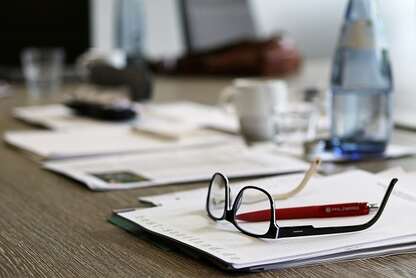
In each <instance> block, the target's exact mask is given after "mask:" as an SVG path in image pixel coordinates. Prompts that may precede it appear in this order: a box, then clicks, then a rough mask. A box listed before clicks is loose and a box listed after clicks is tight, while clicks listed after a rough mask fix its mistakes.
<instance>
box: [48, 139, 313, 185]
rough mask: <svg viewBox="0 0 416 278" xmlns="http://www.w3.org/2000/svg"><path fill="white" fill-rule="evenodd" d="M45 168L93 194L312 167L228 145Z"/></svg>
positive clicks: (58, 163) (57, 163)
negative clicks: (214, 176)
mask: <svg viewBox="0 0 416 278" xmlns="http://www.w3.org/2000/svg"><path fill="white" fill-rule="evenodd" d="M44 166H45V168H46V169H49V170H52V171H55V172H58V173H61V174H64V175H67V176H69V177H72V178H74V179H76V180H78V181H80V182H82V183H85V184H86V185H87V186H88V187H90V188H91V189H93V190H111V189H128V188H135V187H144V186H152V185H161V184H170V183H185V182H195V181H203V180H206V181H208V180H209V179H210V178H211V176H212V175H213V174H214V173H215V172H218V171H220V172H223V173H226V174H227V175H228V176H229V177H250V176H260V175H268V174H278V173H291V172H297V171H303V170H305V169H307V167H308V164H307V163H305V162H303V161H301V160H298V159H295V158H291V157H285V156H273V155H269V154H267V153H264V152H259V151H255V150H250V149H247V148H246V147H244V146H241V145H239V144H226V145H224V146H205V147H204V148H189V149H175V150H166V151H163V152H152V153H141V154H129V155H118V156H111V157H97V158H84V159H73V160H67V161H52V162H49V163H46V164H44Z"/></svg>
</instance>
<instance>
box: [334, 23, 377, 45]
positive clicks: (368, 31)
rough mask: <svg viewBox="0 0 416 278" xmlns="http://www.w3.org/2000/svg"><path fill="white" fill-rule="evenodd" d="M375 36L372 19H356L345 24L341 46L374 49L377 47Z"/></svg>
mask: <svg viewBox="0 0 416 278" xmlns="http://www.w3.org/2000/svg"><path fill="white" fill-rule="evenodd" d="M375 38H376V36H375V29H374V26H373V23H372V22H371V21H366V20H360V21H355V22H352V23H347V25H345V26H344V36H342V39H341V46H343V47H347V48H353V49H374V48H376V47H377V45H376V39H375Z"/></svg>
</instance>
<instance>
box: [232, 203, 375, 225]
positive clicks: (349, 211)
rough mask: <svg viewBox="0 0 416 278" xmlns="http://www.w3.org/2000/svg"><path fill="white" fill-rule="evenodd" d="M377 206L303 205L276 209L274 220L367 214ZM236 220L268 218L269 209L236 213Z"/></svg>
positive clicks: (353, 204) (363, 204)
mask: <svg viewBox="0 0 416 278" xmlns="http://www.w3.org/2000/svg"><path fill="white" fill-rule="evenodd" d="M376 208H378V207H377V205H376V204H369V203H343V204H328V205H318V206H305V207H293V208H279V209H276V220H284V219H303V218H327V217H345V216H359V215H367V214H369V213H370V210H371V209H376ZM236 219H237V220H243V221H247V222H261V221H268V220H269V219H270V210H257V211H252V212H246V213H241V214H237V215H236Z"/></svg>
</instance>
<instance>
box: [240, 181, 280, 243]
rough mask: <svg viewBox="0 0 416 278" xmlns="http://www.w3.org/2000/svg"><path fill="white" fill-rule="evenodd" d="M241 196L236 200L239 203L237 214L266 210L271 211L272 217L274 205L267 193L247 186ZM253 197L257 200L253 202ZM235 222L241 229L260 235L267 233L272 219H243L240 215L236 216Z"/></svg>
mask: <svg viewBox="0 0 416 278" xmlns="http://www.w3.org/2000/svg"><path fill="white" fill-rule="evenodd" d="M240 196H241V198H238V199H237V200H236V202H237V203H236V204H235V208H236V210H235V215H236V216H238V215H241V214H244V213H248V212H252V211H265V212H268V213H269V217H270V212H271V210H272V206H271V204H270V199H269V197H268V196H267V195H266V193H264V192H263V191H261V190H258V189H254V188H246V189H244V190H243V191H242V192H241V195H240ZM253 199H256V200H257V201H256V202H251V201H250V200H253ZM235 223H236V225H237V226H238V227H239V228H240V229H241V230H243V231H245V232H247V233H250V234H254V235H258V236H262V235H265V234H266V233H267V232H268V230H269V227H270V221H261V222H252V221H243V220H241V219H239V218H238V217H235Z"/></svg>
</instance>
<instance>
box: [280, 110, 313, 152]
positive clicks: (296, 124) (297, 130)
mask: <svg viewBox="0 0 416 278" xmlns="http://www.w3.org/2000/svg"><path fill="white" fill-rule="evenodd" d="M318 121H319V112H318V110H317V109H316V107H314V106H313V105H311V104H308V103H296V104H292V105H289V106H288V108H287V109H285V110H283V111H275V114H274V129H275V136H274V138H273V141H274V142H275V143H277V144H278V145H285V146H298V147H301V146H303V144H304V143H305V142H307V141H310V140H314V139H316V136H317V130H318Z"/></svg>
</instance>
